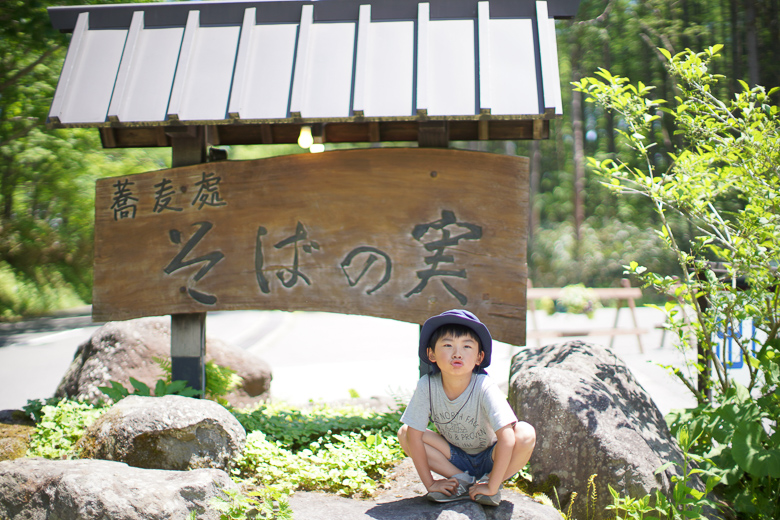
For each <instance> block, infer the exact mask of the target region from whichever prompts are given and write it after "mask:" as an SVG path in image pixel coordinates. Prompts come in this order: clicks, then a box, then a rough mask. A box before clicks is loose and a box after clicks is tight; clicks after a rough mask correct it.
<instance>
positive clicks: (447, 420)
mask: <svg viewBox="0 0 780 520" xmlns="http://www.w3.org/2000/svg"><path fill="white" fill-rule="evenodd" d="M429 378H430V379H429ZM429 381H430V394H431V395H430V397H429V393H428V388H429ZM431 405H433V410H431ZM455 414H457V417H455ZM429 420H433V422H434V423H435V424H436V428H437V429H438V430H439V433H441V434H442V436H444V438H445V439H447V442H449V443H450V444H452V445H453V446H457V447H458V448H460V449H462V450H463V451H465V452H466V453H468V454H470V455H475V454H477V453H479V452H481V451H484V450H485V449H487V448H489V447H490V446H492V445H493V444H495V442H496V431H497V430H500V429H501V428H503V427H504V426H507V425H509V424H514V423H516V422H517V417H516V416H515V413H514V412H513V411H512V407H511V406H509V403H508V402H507V400H506V396H505V395H504V394H503V393H502V392H501V390H499V388H498V386H497V385H496V384H495V383H494V382H493V381H492V380H491V379H490V378H489V377H488V376H487V375H486V374H472V376H471V382H470V383H469V386H468V387H466V390H464V391H463V393H462V394H460V395H459V396H458V397H456V398H455V399H454V400H450V399H449V398H448V397H447V394H445V393H444V387H443V386H442V381H441V373H437V374H434V375H432V376H428V375H424V376H422V377H421V378H420V380H419V381H418V382H417V390H415V391H414V395H412V399H411V400H410V401H409V406H407V407H406V411H405V412H404V414H403V416H402V417H401V422H403V423H404V424H406V425H408V426H409V427H411V428H414V429H415V430H419V431H423V432H424V431H425V430H426V429H427V428H428V421H429Z"/></svg>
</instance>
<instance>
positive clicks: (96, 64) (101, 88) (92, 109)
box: [60, 29, 127, 123]
mask: <svg viewBox="0 0 780 520" xmlns="http://www.w3.org/2000/svg"><path fill="white" fill-rule="evenodd" d="M125 38H127V30H126V29H113V30H111V29H104V30H95V31H92V30H87V31H86V33H85V34H84V40H83V42H82V44H81V47H80V49H79V50H80V51H81V52H79V53H78V56H77V61H76V67H75V69H74V72H73V76H72V77H71V80H70V83H69V84H68V91H69V93H70V95H69V96H68V98H67V100H66V102H65V104H64V107H63V112H62V114H61V115H60V119H61V120H62V121H71V120H75V121H79V122H85V123H102V122H103V121H105V120H106V114H107V113H108V104H109V103H110V102H111V93H112V92H113V90H114V82H115V81H116V74H117V71H118V70H119V60H120V59H121V58H122V50H123V48H124V45H125Z"/></svg>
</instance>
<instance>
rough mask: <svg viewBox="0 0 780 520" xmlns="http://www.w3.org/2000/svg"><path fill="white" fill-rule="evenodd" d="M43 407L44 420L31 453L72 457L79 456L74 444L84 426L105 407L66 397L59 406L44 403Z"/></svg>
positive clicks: (82, 433)
mask: <svg viewBox="0 0 780 520" xmlns="http://www.w3.org/2000/svg"><path fill="white" fill-rule="evenodd" d="M41 411H42V417H41V421H40V422H39V423H38V424H37V426H36V427H35V431H34V432H33V435H32V437H31V439H30V449H29V450H28V451H27V456H28V457H44V458H47V459H64V458H67V459H70V458H73V457H76V456H77V454H76V453H75V452H74V446H75V445H76V442H77V441H78V440H79V439H80V438H81V436H82V435H84V430H86V429H87V428H88V427H89V426H90V425H92V423H94V422H95V420H97V418H98V417H100V416H101V415H102V414H103V412H104V411H105V408H100V407H95V406H93V405H91V404H88V403H80V402H78V401H69V400H62V401H60V402H59V403H57V405H56V406H51V405H46V406H43V408H42V409H41Z"/></svg>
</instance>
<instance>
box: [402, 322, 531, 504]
mask: <svg viewBox="0 0 780 520" xmlns="http://www.w3.org/2000/svg"><path fill="white" fill-rule="evenodd" d="M492 347H493V342H492V338H491V337H490V332H489V331H488V329H487V327H486V326H485V325H483V324H482V322H480V321H479V319H478V318H477V317H476V316H475V315H474V314H472V313H470V312H468V311H465V310H451V311H447V312H444V313H442V314H440V315H438V316H434V317H432V318H429V319H428V320H427V321H426V322H425V324H424V325H423V328H422V331H421V332H420V347H419V355H420V359H422V360H423V361H424V362H426V363H427V364H428V365H429V371H428V374H427V375H424V376H422V378H420V381H419V382H418V383H417V389H416V390H415V392H414V395H413V396H412V399H411V401H410V402H409V406H408V407H407V408H406V411H405V412H404V414H403V416H402V417H401V422H403V423H404V425H403V426H402V427H401V429H400V430H399V431H398V440H399V441H400V443H401V447H402V448H403V450H404V452H406V454H407V455H408V456H410V457H411V458H412V461H413V462H414V467H415V468H416V469H417V473H418V474H419V475H420V479H421V480H422V483H423V484H424V485H425V488H426V489H427V490H428V494H427V495H426V497H427V498H428V499H429V500H431V501H434V502H450V501H454V500H464V499H469V498H470V499H471V500H475V501H476V502H479V503H480V504H485V505H491V506H497V505H498V504H499V503H500V502H501V493H500V491H499V489H500V488H501V483H502V482H503V481H504V480H506V479H508V478H509V477H511V476H512V475H514V474H515V473H517V472H518V471H520V470H521V469H522V468H523V467H524V466H525V465H526V463H527V462H528V459H530V458H531V452H532V451H533V449H534V445H535V443H536V433H535V431H534V428H533V427H532V426H531V425H530V424H528V423H526V422H518V421H517V417H516V416H515V414H514V412H513V411H512V408H511V407H510V406H509V403H508V402H507V400H506V397H505V396H504V395H503V394H502V393H501V391H500V390H499V389H498V387H497V386H496V385H495V383H493V382H492V381H491V380H490V378H489V377H488V376H487V373H486V372H485V370H484V368H485V367H487V366H488V365H490V355H491V353H492ZM429 420H432V421H433V423H434V424H435V425H436V429H437V430H438V431H439V433H436V432H434V431H432V430H429V429H428V428H427V427H428V421H429ZM431 471H434V472H436V473H438V474H439V475H442V476H444V477H446V478H444V479H438V480H437V479H434V478H433V476H432V475H431Z"/></svg>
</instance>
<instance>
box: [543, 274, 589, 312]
mask: <svg viewBox="0 0 780 520" xmlns="http://www.w3.org/2000/svg"><path fill="white" fill-rule="evenodd" d="M541 306H542V308H543V309H544V310H545V311H546V312H547V314H555V313H556V312H570V313H572V314H585V315H586V316H587V317H588V318H591V319H592V318H593V316H594V315H595V313H596V309H598V308H600V307H601V302H599V299H598V297H597V296H596V294H595V293H594V292H593V290H591V289H588V288H587V287H585V285H584V284H581V283H578V284H573V285H567V286H566V287H564V288H563V289H562V290H561V296H560V298H558V299H556V300H552V299H551V298H546V299H544V300H542V303H541Z"/></svg>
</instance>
